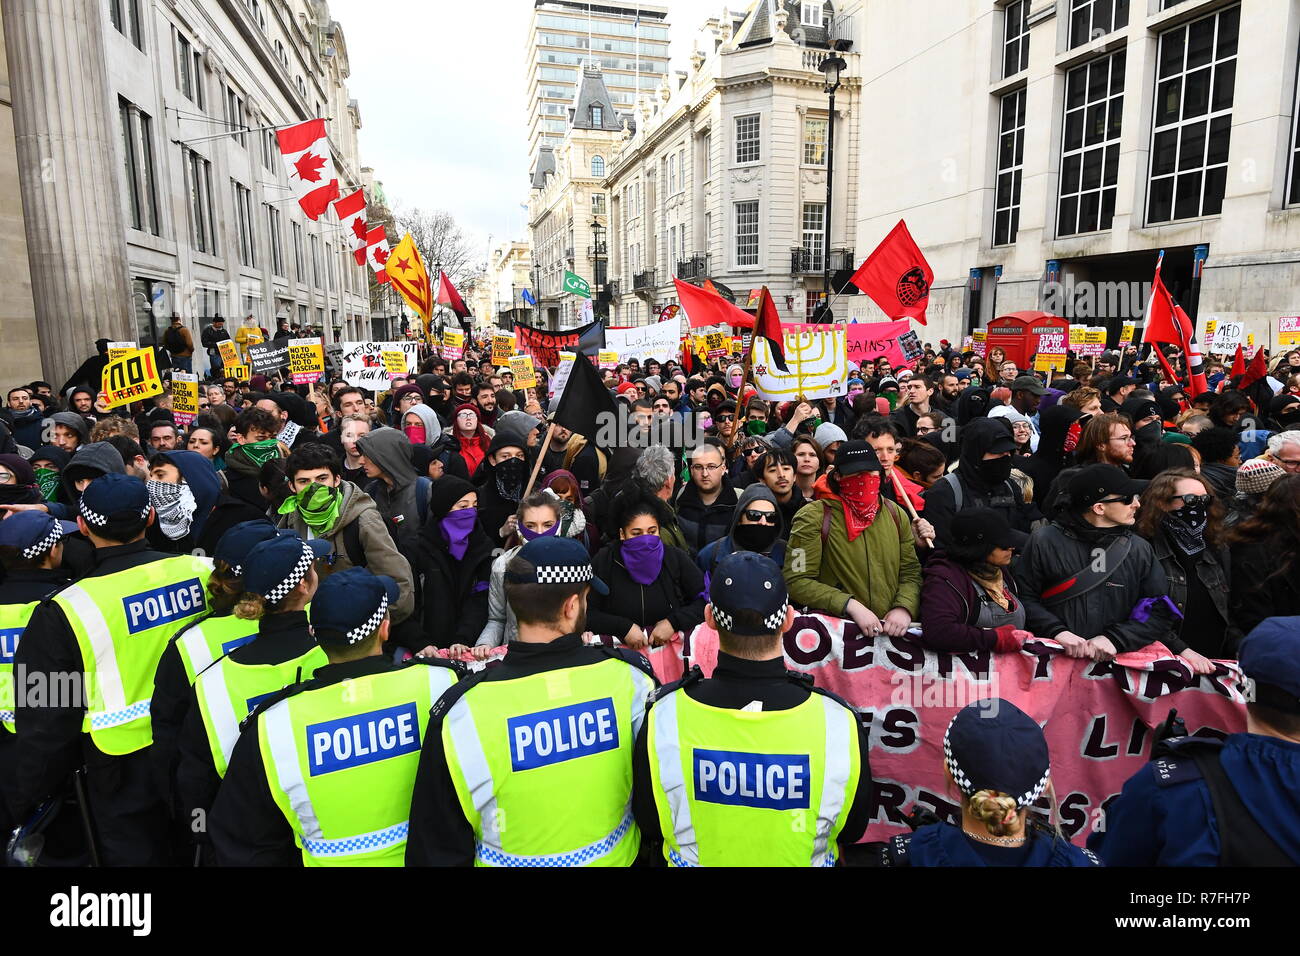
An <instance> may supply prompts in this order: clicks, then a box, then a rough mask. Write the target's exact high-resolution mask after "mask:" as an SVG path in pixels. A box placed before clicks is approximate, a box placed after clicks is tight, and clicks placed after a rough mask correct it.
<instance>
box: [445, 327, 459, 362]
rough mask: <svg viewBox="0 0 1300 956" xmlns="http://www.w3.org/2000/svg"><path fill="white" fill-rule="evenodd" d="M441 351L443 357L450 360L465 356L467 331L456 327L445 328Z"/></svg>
mask: <svg viewBox="0 0 1300 956" xmlns="http://www.w3.org/2000/svg"><path fill="white" fill-rule="evenodd" d="M441 352H442V357H443V358H445V359H446V360H447V361H448V362H452V361H455V360H456V359H458V358H461V357H463V356H464V354H465V333H464V332H460V331H458V330H456V329H444V330H443V333H442V349H441Z"/></svg>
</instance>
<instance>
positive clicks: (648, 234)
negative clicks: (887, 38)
mask: <svg viewBox="0 0 1300 956" xmlns="http://www.w3.org/2000/svg"><path fill="white" fill-rule="evenodd" d="M842 6H843V5H840V4H836V3H832V2H824V3H823V2H820V0H818V2H799V0H755V2H752V3H750V5H749V7H748V9H746V10H745V11H743V12H740V13H737V14H734V15H733V14H730V13H726V12H725V11H723V15H722V16H720V17H718V18H715V19H712V20H710V21H708V23H706V24H705V25H704V27H703V28H702V30H701V32H700V36H699V37H698V38H697V40H696V47H695V52H694V54H693V55H692V58H691V69H690V71H689V72H687V73H679V74H677V75H676V76H674V77H671V78H670V81H669V82H668V83H665V85H664V86H662V87H661V88H660V89H659V90H657V91H656V93H655V95H654V96H653V97H646V98H644V99H643V100H642V101H641V102H640V103H639V104H638V110H637V113H636V115H635V131H634V132H631V131H629V133H628V134H627V135H626V137H625V138H623V139H622V140H621V142H620V143H619V148H618V150H617V152H616V153H615V155H614V156H613V159H612V162H611V164H610V167H609V175H608V178H607V179H606V183H605V188H606V189H607V191H608V193H609V197H610V209H611V223H612V232H611V241H610V247H609V252H610V261H611V269H610V276H611V283H610V293H611V301H610V309H609V315H610V324H611V325H615V326H631V325H645V324H648V323H651V322H654V321H656V320H657V319H658V318H659V315H660V314H661V312H662V311H663V309H664V307H665V306H668V305H671V304H673V303H676V302H677V295H676V291H675V287H674V285H673V281H672V280H673V277H674V276H676V277H678V278H680V279H684V280H689V281H693V282H696V283H697V284H698V283H700V282H702V281H703V280H704V279H706V278H707V279H709V280H711V281H712V282H713V283H714V284H715V285H716V286H718V287H719V289H720V290H722V291H723V293H724V294H727V293H728V292H730V293H731V294H733V295H734V296H735V299H736V302H737V304H738V305H740V306H741V307H742V308H743V307H745V306H746V304H747V302H748V299H749V293H750V291H751V290H756V289H758V288H760V287H761V286H764V285H766V286H767V287H768V288H769V289H770V290H771V292H772V294H773V297H774V299H775V301H776V303H777V308H778V311H779V312H780V313H781V317H782V319H784V320H785V321H787V322H802V321H805V320H806V319H807V318H809V317H810V316H811V315H812V313H813V311H814V309H815V308H816V306H817V304H818V301H819V296H820V293H821V290H822V289H823V282H824V279H823V265H824V250H825V237H826V229H827V227H828V225H829V228H830V237H831V266H832V271H833V273H834V275H833V277H832V283H833V284H834V285H835V287H836V288H839V287H840V285H842V284H843V282H844V281H846V280H847V274H848V273H847V272H846V270H851V269H852V268H853V267H854V265H855V264H856V263H855V262H854V261H853V260H854V252H853V250H852V245H853V243H852V237H853V235H854V233H855V231H856V224H857V220H858V211H857V210H858V202H859V197H858V166H859V161H858V155H859V139H860V136H861V133H862V123H861V121H860V115H859V114H860V110H859V102H858V96H859V94H858V88H859V83H860V81H861V71H862V65H861V64H860V62H859V60H860V57H859V55H858V54H857V53H856V52H854V49H853V40H854V19H853V17H852V16H851V15H850V14H848V13H847V12H846V11H845V10H844V9H841V7H842ZM832 42H836V44H837V46H839V48H840V49H841V50H843V51H844V52H842V54H841V55H842V56H843V57H844V59H845V61H846V62H847V64H848V68H847V70H846V71H845V74H844V80H843V85H842V86H841V87H840V89H839V90H838V92H837V95H836V102H835V109H836V117H835V120H836V126H835V133H836V135H835V143H834V171H835V182H834V196H833V201H832V207H831V214H830V217H829V220H830V221H829V224H828V222H827V215H826V199H827V196H826V186H827V182H826V175H827V145H828V144H827V132H828V109H829V102H828V98H827V95H826V92H825V90H824V78H823V74H822V73H821V72H820V69H819V68H820V65H821V63H822V61H823V60H824V59H825V58H826V57H827V55H828V53H829V51H830V46H831V44H832ZM837 279H838V282H837Z"/></svg>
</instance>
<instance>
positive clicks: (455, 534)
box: [438, 508, 478, 561]
mask: <svg viewBox="0 0 1300 956" xmlns="http://www.w3.org/2000/svg"><path fill="white" fill-rule="evenodd" d="M477 521H478V509H477V508H461V509H460V510H459V511H453V512H451V513H450V514H448V515H447V517H445V518H443V519H442V520H441V521H440V522H438V526H439V527H441V528H442V536H443V537H444V538H446V539H447V550H448V551H450V552H451V556H452V557H453V558H455V559H456V560H457V561H459V560H461V559H462V558H464V557H465V552H466V551H467V550H468V549H469V535H470V532H471V531H473V530H474V524H475V522H477Z"/></svg>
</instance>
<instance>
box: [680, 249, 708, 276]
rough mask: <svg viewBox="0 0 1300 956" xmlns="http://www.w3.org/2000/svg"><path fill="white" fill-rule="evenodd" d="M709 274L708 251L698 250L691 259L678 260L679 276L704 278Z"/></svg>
mask: <svg viewBox="0 0 1300 956" xmlns="http://www.w3.org/2000/svg"><path fill="white" fill-rule="evenodd" d="M708 274H709V257H708V254H707V253H702V252H696V253H694V254H693V255H692V256H691V257H690V258H689V259H679V260H677V278H679V279H703V278H704V277H705V276H706V275H708Z"/></svg>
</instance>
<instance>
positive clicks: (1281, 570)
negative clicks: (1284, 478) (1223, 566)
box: [1229, 530, 1300, 634]
mask: <svg viewBox="0 0 1300 956" xmlns="http://www.w3.org/2000/svg"><path fill="white" fill-rule="evenodd" d="M1298 569H1300V541H1296V540H1295V538H1293V537H1291V535H1290V534H1288V533H1287V532H1285V531H1281V530H1279V531H1277V532H1275V533H1274V534H1272V535H1269V536H1268V537H1266V538H1261V539H1257V540H1255V541H1242V542H1240V543H1238V544H1234V545H1232V593H1231V600H1230V601H1229V608H1230V610H1231V612H1232V617H1231V621H1232V622H1233V623H1234V624H1236V625H1237V627H1239V628H1240V629H1241V633H1242V634H1249V633H1250V632H1251V631H1252V630H1253V629H1254V627H1255V625H1257V624H1259V622H1260V621H1262V620H1264V619H1265V618H1268V617H1290V616H1292V615H1296V614H1300V588H1298V587H1296V572H1297V570H1298Z"/></svg>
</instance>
